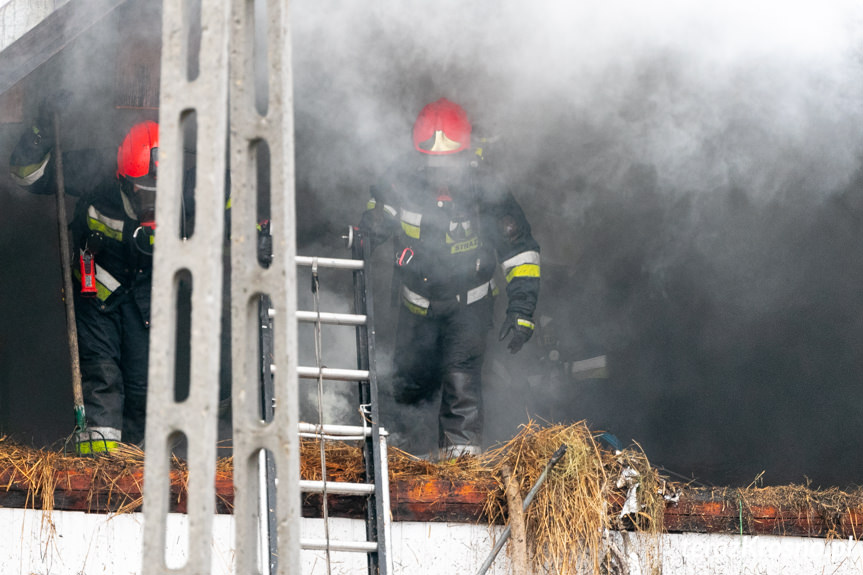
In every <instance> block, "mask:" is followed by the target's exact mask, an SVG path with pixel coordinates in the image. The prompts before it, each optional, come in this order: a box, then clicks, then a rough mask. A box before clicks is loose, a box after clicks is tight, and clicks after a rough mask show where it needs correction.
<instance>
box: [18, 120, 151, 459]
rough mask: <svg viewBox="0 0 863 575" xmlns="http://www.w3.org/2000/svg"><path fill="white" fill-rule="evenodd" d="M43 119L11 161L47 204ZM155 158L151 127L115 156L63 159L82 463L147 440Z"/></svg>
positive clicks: (50, 182)
mask: <svg viewBox="0 0 863 575" xmlns="http://www.w3.org/2000/svg"><path fill="white" fill-rule="evenodd" d="M40 116H41V118H42V119H41V120H37V125H36V126H35V127H34V128H32V130H29V131H28V132H27V133H26V134H25V135H24V136H23V137H22V138H21V139H20V141H19V143H18V145H17V146H16V148H15V150H14V151H13V154H12V157H11V161H10V167H11V175H12V178H13V179H14V180H15V181H16V182H17V183H18V184H19V185H21V186H23V187H25V188H26V189H28V190H29V191H31V192H34V193H47V194H50V193H53V192H54V191H55V189H56V188H55V185H56V184H55V182H54V173H55V170H54V168H53V162H54V158H53V156H52V149H51V147H52V144H53V141H54V140H53V135H52V134H50V130H51V127H50V126H51V122H50V121H49V120H48V118H46V117H45V114H40ZM158 149H159V126H158V124H156V123H155V122H152V121H145V122H140V123H137V124H135V125H133V126H132V127H131V128H130V129H129V130H128V132H127V133H126V135H125V137H124V138H123V140H122V143H121V144H120V146H119V147H118V148H117V150H116V154H114V153H110V154H106V153H104V152H102V151H100V150H76V151H69V152H65V153H64V154H63V165H64V182H65V189H66V191H67V192H68V193H69V194H70V195H72V196H77V197H78V201H77V204H76V208H75V215H74V217H73V219H72V222H71V224H70V229H71V232H72V249H73V251H74V254H72V257H73V258H74V262H73V266H72V269H73V275H74V276H75V278H76V279H77V280H78V283H79V285H78V287H76V289H75V294H74V298H75V315H76V324H77V331H78V348H79V357H80V366H81V383H82V388H83V395H84V406H85V413H86V416H87V430H86V431H85V432H84V433H82V434H79V437H78V438H77V444H76V447H77V449H78V452H79V453H93V452H102V451H112V450H113V449H115V448H116V446H117V445H118V443H120V442H121V441H122V442H126V443H135V444H140V443H141V442H142V441H143V439H144V420H145V414H146V394H147V362H148V355H149V333H148V329H149V325H150V287H151V278H152V267H153V259H152V252H153V243H154V236H155V227H156V226H155V198H156V175H157V168H158V164H159V160H158Z"/></svg>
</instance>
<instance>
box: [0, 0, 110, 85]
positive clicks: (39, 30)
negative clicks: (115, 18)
mask: <svg viewBox="0 0 863 575" xmlns="http://www.w3.org/2000/svg"><path fill="white" fill-rule="evenodd" d="M125 2H126V0H75V1H74V2H67V3H66V4H64V5H63V6H61V7H59V8H57V9H56V10H55V11H54V12H52V13H51V14H50V15H48V17H46V18H45V19H44V20H42V21H41V22H39V23H38V24H37V25H36V26H34V27H33V29H32V30H30V31H29V32H27V33H26V34H24V35H23V36H22V37H20V38H18V39H17V40H16V41H15V42H13V43H12V44H10V45H9V46H8V47H7V48H6V49H5V50H3V51H2V52H0V94H2V93H4V92H6V90H8V89H9V88H11V87H12V86H14V85H15V84H17V83H18V82H20V81H21V80H22V79H23V78H25V77H26V76H27V75H28V74H30V73H31V72H33V70H35V69H36V68H38V67H39V66H41V65H42V64H44V63H45V62H47V61H48V60H50V59H51V57H53V56H54V55H56V54H57V53H58V52H60V51H61V50H63V48H65V47H66V46H67V45H68V44H69V43H70V42H72V41H73V40H74V39H75V38H77V37H78V36H80V35H81V34H82V33H83V32H85V31H86V30H88V29H89V28H91V27H92V26H93V25H94V24H96V23H97V22H99V21H100V20H101V19H102V18H104V17H105V16H106V15H108V14H110V13H111V12H112V11H113V10H114V9H115V8H117V7H118V6H120V5H121V4H123V3H125Z"/></svg>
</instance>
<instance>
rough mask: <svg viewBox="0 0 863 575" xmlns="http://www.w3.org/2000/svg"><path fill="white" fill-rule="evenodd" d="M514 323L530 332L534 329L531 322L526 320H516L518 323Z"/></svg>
mask: <svg viewBox="0 0 863 575" xmlns="http://www.w3.org/2000/svg"><path fill="white" fill-rule="evenodd" d="M516 323H518V325H519V327H526V328H527V329H531V330H532V329H533V328H534V324H533V322H532V321H529V320H526V319H522V318H518V321H517V322H516Z"/></svg>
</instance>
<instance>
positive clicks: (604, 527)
mask: <svg viewBox="0 0 863 575" xmlns="http://www.w3.org/2000/svg"><path fill="white" fill-rule="evenodd" d="M561 445H566V448H567V449H566V453H565V454H564V456H563V457H562V458H561V460H560V461H559V462H558V463H557V465H556V466H555V467H554V468H553V469H552V470H551V472H550V473H549V474H548V477H547V479H546V481H545V483H544V484H543V485H542V487H541V488H540V489H539V491H538V492H537V495H536V498H535V499H534V501H533V503H532V504H531V506H530V507H529V508H528V510H527V511H526V512H525V523H526V527H527V529H526V530H527V538H528V545H529V551H528V553H529V554H530V555H531V557H530V559H531V561H532V563H533V565H534V568H535V569H536V570H537V571H538V572H539V571H542V570H543V569H545V570H547V571H548V572H552V573H559V574H568V573H579V572H583V571H584V570H585V568H586V567H587V568H588V571H591V572H595V573H599V572H601V571H603V570H605V571H607V570H609V569H608V565H607V564H608V563H609V562H611V561H613V560H615V559H617V560H619V558H615V557H613V556H612V555H609V552H610V550H609V547H608V545H607V543H606V541H605V538H604V534H606V533H607V531H608V530H609V529H614V528H626V529H632V528H634V529H638V530H644V531H648V532H651V533H657V534H658V533H659V532H660V531H661V530H662V519H663V511H664V508H665V504H664V500H663V497H662V489H664V488H667V486H664V485H663V482H662V480H661V479H660V478H659V476H658V474H657V473H656V471H655V470H653V469H652V468H651V467H650V465H649V463H648V461H647V458H646V457H645V456H644V454H643V453H642V452H640V451H635V450H630V449H627V450H624V451H622V452H611V451H608V450H606V449H603V448H601V447H600V446H599V444H598V443H597V441H596V440H595V438H594V434H593V433H592V432H591V431H590V430H589V429H588V427H587V426H586V425H585V424H584V423H583V422H580V423H576V424H573V425H551V426H547V427H541V426H540V425H539V424H537V423H535V422H530V423H528V424H526V425H524V426H522V428H521V430H520V431H519V433H518V434H517V435H516V436H515V437H514V438H513V439H511V440H510V441H508V442H507V443H506V444H504V445H502V446H501V447H499V448H497V449H494V450H492V451H490V452H488V453H487V454H485V455H484V456H483V459H487V460H489V463H490V467H492V469H493V474H494V477H496V478H498V488H497V490H496V492H495V493H491V494H489V498H488V500H487V504H486V510H487V514H488V515H489V517H492V518H494V517H496V516H503V515H504V514H505V513H506V510H505V508H504V503H503V499H502V495H501V494H502V493H503V490H504V486H503V482H502V481H501V480H500V476H501V474H500V470H501V468H502V467H503V465H505V464H507V465H509V466H510V467H511V468H512V469H513V476H514V477H515V478H516V479H517V481H518V482H519V486H520V489H519V490H520V491H521V493H522V494H523V496H524V495H526V494H527V493H528V492H529V491H530V489H531V487H532V486H533V485H534V484H535V482H536V480H537V479H538V478H539V477H540V475H541V474H542V472H543V470H544V469H545V467H546V465H547V463H548V461H549V460H550V459H551V457H552V455H553V454H554V452H555V451H556V450H557V449H558V448H559V447H560V446H561ZM636 484H638V485H636ZM631 488H632V489H633V492H634V493H635V494H636V495H637V499H638V504H639V505H638V506H637V508H635V509H633V513H631V514H627V515H626V516H625V517H624V518H623V519H621V518H620V517H619V513H620V510H621V505H622V504H623V502H624V500H625V499H626V495H627V493H628V492H629V490H630V489H631ZM605 571H603V572H605Z"/></svg>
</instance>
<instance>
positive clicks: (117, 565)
mask: <svg viewBox="0 0 863 575" xmlns="http://www.w3.org/2000/svg"><path fill="white" fill-rule="evenodd" d="M185 522H186V516H184V515H171V516H170V518H169V522H168V537H167V540H168V542H169V547H170V549H169V554H168V565H169V566H172V567H179V566H180V565H181V564H182V561H183V552H182V543H181V542H182V540H183V536H184V535H183V534H184V530H185ZM142 523H143V516H142V515H141V514H126V515H117V516H114V517H111V516H106V515H99V514H87V513H81V512H69V511H57V512H53V513H51V514H50V515H48V514H43V513H42V512H41V511H32V510H21V509H0V575H7V574H9V575H12V574H19V573H27V574H35V575H48V574H50V575H81V574H82V573H83V574H88V575H89V574H96V573H98V574H103V573H110V574H112V575H127V574H128V575H131V574H136V573H140V571H141V569H140V563H141V549H140V538H141V529H142ZM232 526H233V521H232V517H231V516H229V515H219V516H217V517H216V518H215V522H214V529H213V563H212V573H213V574H219V575H221V574H229V573H231V565H232V561H233V536H232ZM498 531H499V530H498ZM364 534H365V526H364V523H363V522H362V521H357V520H348V519H333V520H332V523H331V527H330V536H331V539H332V540H337V539H355V540H359V539H362V538H363V537H364ZM302 536H303V537H304V538H306V537H307V538H321V537H323V522H322V521H321V520H319V519H304V520H303V534H302ZM610 540H611V541H612V542H613V544H614V547H615V548H616V549H617V550H618V551H619V553H620V555H622V556H623V557H624V558H625V559H626V560H627V562H628V565H627V568H628V570H629V575H650V574H651V570H650V568H649V562H648V560H647V559H646V556H647V555H648V554H649V552H650V551H651V549H655V546H654V545H653V544H652V542H651V541H650V540H645V539H643V538H640V537H638V536H637V535H635V534H632V533H625V534H620V533H611V534H610ZM391 541H392V549H391V551H392V555H393V563H394V569H393V571H394V573H396V574H399V575H409V574H410V575H415V574H417V573H423V574H428V575H437V574H440V575H452V574H454V573H459V574H466V575H470V574H472V573H476V570H477V569H478V568H479V566H480V565H481V564H482V562H483V561H484V560H485V558H486V557H487V555H488V553H489V551H490V550H491V547H492V544H493V542H492V540H491V539H490V532H489V529H488V528H487V527H485V526H482V525H473V524H464V523H418V522H396V523H394V524H393V531H392V538H391ZM660 549H661V561H662V574H663V575H740V574H744V573H745V574H752V575H780V574H781V575H814V574H820V573H830V574H832V575H852V574H863V545H861V544H860V543H859V542H855V541H847V540H834V541H826V540H824V539H806V538H800V537H774V536H742V537H741V536H736V535H707V534H694V533H687V534H673V535H664V536H662V537H661V538H660ZM505 553H506V550H505V549H504V551H502V552H501V555H500V556H499V557H498V560H497V561H496V562H495V564H494V565H493V566H492V568H491V569H490V570H489V571H488V573H489V574H490V575H504V574H506V573H508V562H507V559H506V556H505ZM330 560H331V569H332V573H333V574H334V575H348V574H363V573H366V566H365V565H366V564H365V556H364V555H360V554H348V553H336V552H333V553H332V554H331V557H330ZM302 565H303V569H302V573H303V575H325V574H326V573H327V566H326V559H325V555H324V553H323V552H312V551H304V552H303V557H302Z"/></svg>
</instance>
